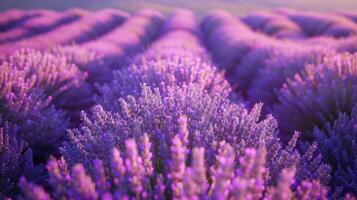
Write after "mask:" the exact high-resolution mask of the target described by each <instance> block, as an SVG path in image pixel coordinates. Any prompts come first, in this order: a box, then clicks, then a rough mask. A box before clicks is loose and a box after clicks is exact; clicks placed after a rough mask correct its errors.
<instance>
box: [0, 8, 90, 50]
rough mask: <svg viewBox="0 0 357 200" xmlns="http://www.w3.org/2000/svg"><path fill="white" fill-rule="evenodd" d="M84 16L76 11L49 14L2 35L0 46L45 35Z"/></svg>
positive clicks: (28, 21) (30, 20)
mask: <svg viewBox="0 0 357 200" xmlns="http://www.w3.org/2000/svg"><path fill="white" fill-rule="evenodd" d="M84 16H85V13H82V12H78V11H76V10H69V11H67V12H64V13H57V12H49V13H47V14H45V15H42V16H39V17H36V18H32V19H29V20H27V21H26V22H24V23H22V24H21V25H19V26H17V27H14V28H12V29H10V30H8V31H6V32H4V33H2V34H1V35H0V44H4V43H9V42H15V41H17V40H21V39H25V38H29V37H33V36H35V35H37V34H44V33H46V32H49V31H51V30H52V29H55V28H58V27H59V26H63V25H66V24H69V23H72V22H74V21H76V20H78V19H80V18H81V17H84Z"/></svg>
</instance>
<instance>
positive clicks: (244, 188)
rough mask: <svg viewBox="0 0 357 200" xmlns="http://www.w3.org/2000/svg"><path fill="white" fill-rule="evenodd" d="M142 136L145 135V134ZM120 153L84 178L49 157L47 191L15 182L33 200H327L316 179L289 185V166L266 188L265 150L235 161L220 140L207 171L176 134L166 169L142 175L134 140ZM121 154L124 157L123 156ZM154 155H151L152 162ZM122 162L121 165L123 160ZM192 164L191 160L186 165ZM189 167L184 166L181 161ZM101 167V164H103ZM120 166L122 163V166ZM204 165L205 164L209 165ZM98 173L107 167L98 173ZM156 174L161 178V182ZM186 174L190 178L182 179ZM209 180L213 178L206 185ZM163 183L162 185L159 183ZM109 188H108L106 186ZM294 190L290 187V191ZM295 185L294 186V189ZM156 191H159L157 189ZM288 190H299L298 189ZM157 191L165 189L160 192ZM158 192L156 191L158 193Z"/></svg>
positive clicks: (198, 152)
mask: <svg viewBox="0 0 357 200" xmlns="http://www.w3.org/2000/svg"><path fill="white" fill-rule="evenodd" d="M144 137H145V136H144ZM125 143H126V145H125V150H123V151H124V152H123V154H122V153H119V151H118V150H117V149H114V150H113V152H114V153H113V154H112V156H111V160H113V161H115V162H112V163H111V167H109V168H108V165H107V167H105V168H103V163H102V162H101V161H99V160H95V161H94V164H95V165H96V166H97V167H96V169H95V173H96V174H101V176H100V180H102V181H99V179H98V178H96V177H98V176H92V177H91V176H89V175H87V171H86V170H85V168H84V167H83V165H82V164H81V163H78V164H76V165H74V166H73V167H72V168H68V167H67V166H66V163H65V161H64V160H55V159H51V160H50V161H49V163H48V164H47V166H48V169H49V174H50V180H52V181H50V188H51V189H52V190H53V192H52V193H47V192H46V191H45V190H44V189H43V187H41V186H36V185H34V184H32V183H28V182H27V181H26V180H25V179H22V180H21V182H20V187H21V188H22V195H23V197H24V198H31V199H34V200H37V199H42V200H43V199H50V198H51V199H52V198H53V199H70V198H74V199H83V198H85V199H97V198H100V199H122V198H135V199H166V198H170V199H171V198H172V199H202V198H203V199H242V200H243V199H246V197H249V198H250V199H261V198H264V199H269V200H270V199H316V200H317V199H327V194H326V191H327V188H325V187H324V186H322V185H321V184H320V183H319V182H318V181H315V180H304V181H303V182H302V183H301V184H294V182H293V181H292V180H293V177H294V173H295V170H294V168H287V169H284V170H282V171H281V173H280V178H279V179H278V180H277V183H276V184H273V185H271V184H269V183H268V181H267V177H268V176H265V172H266V170H267V169H266V149H265V148H264V147H262V148H259V149H250V148H248V149H246V150H245V151H244V153H243V154H242V156H241V157H240V158H239V162H236V161H235V153H234V150H233V148H232V146H230V145H229V144H228V143H225V142H224V141H222V142H220V144H219V146H220V147H219V148H218V152H217V153H216V155H215V157H216V159H215V161H214V163H213V164H212V165H211V166H210V168H211V170H210V173H208V174H206V172H208V170H207V168H206V167H205V165H204V160H205V158H204V149H203V148H197V147H194V148H193V149H192V151H189V152H187V153H189V154H192V158H190V159H189V158H187V157H186V156H185V155H186V151H185V148H184V146H183V142H182V140H181V139H180V137H179V135H176V136H175V137H174V139H173V140H172V143H171V151H172V154H171V155H170V157H169V158H168V160H167V161H168V162H169V163H171V164H170V167H169V168H167V169H164V170H163V171H162V169H159V168H155V172H154V173H153V174H151V175H145V170H143V168H142V167H143V165H142V162H141V161H142V160H143V157H141V156H140V155H139V154H138V151H139V149H138V148H137V144H136V142H135V140H133V139H129V140H127V141H126V142H125ZM122 155H124V156H122ZM157 156H159V155H158V154H155V153H154V157H153V159H152V160H151V162H152V161H154V159H155V158H157ZM124 160H125V162H123V161H124ZM189 160H191V161H189ZM189 162H190V163H192V164H191V165H188V164H186V163H189ZM104 163H105V162H104ZM124 163H125V165H124ZM104 166H106V165H105V164H104ZM208 167H209V166H208ZM103 169H106V170H105V171H103ZM161 173H163V174H165V176H164V180H162V178H163V176H162V175H161ZM187 175H190V176H187ZM208 180H212V182H209V181H208ZM163 183H164V184H163ZM108 186H109V187H108ZM293 186H295V187H293ZM296 186H297V187H296ZM157 188H161V189H159V190H157ZM293 188H298V189H297V190H295V189H293ZM162 189H163V190H164V191H165V192H164V191H162ZM160 191H161V192H160Z"/></svg>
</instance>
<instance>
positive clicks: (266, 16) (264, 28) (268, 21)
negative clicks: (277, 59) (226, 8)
mask: <svg viewBox="0 0 357 200" xmlns="http://www.w3.org/2000/svg"><path fill="white" fill-rule="evenodd" d="M241 20H242V21H243V22H244V23H246V24H247V25H248V26H249V27H250V28H251V29H253V30H254V31H260V32H263V33H265V34H267V35H270V36H273V37H275V38H279V39H286V38H287V39H299V38H304V37H305V35H304V31H303V30H302V29H301V28H300V27H299V25H297V24H296V23H295V22H293V21H291V20H289V19H288V18H287V17H285V16H282V15H279V14H277V13H273V12H266V11H265V12H262V11H261V12H256V13H253V14H249V15H247V16H244V17H242V18H241Z"/></svg>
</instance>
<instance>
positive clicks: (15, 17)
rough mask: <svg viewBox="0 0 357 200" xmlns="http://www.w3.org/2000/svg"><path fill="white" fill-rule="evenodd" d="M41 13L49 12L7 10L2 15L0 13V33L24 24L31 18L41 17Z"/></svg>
mask: <svg viewBox="0 0 357 200" xmlns="http://www.w3.org/2000/svg"><path fill="white" fill-rule="evenodd" d="M43 12H45V13H46V12H50V11H48V10H32V11H24V10H16V9H13V10H7V11H4V12H3V13H0V32H1V33H2V32H5V31H7V30H9V29H11V28H13V27H16V26H17V25H18V24H21V23H23V22H25V21H26V20H29V19H31V18H35V17H38V16H41V13H43Z"/></svg>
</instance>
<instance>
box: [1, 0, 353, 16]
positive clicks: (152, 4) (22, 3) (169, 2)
mask: <svg viewBox="0 0 357 200" xmlns="http://www.w3.org/2000/svg"><path fill="white" fill-rule="evenodd" d="M73 7H79V8H85V9H89V10H97V9H100V8H107V7H112V8H120V9H122V10H126V11H129V12H133V11H136V10H138V9H141V8H154V9H157V10H160V11H162V12H171V11H172V10H173V9H174V8H175V7H184V8H189V9H191V10H193V11H194V12H195V13H196V14H197V15H198V16H200V15H202V14H203V13H205V12H206V11H207V10H210V9H214V8H222V9H225V10H227V11H229V12H231V13H232V14H235V15H244V14H247V13H249V12H252V11H257V10H270V9H273V8H278V7H290V8H298V9H303V10H314V11H341V10H357V0H296V1H294V0H0V11H3V10H7V9H11V8H20V9H32V8H48V9H54V10H65V9H67V8H73Z"/></svg>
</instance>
